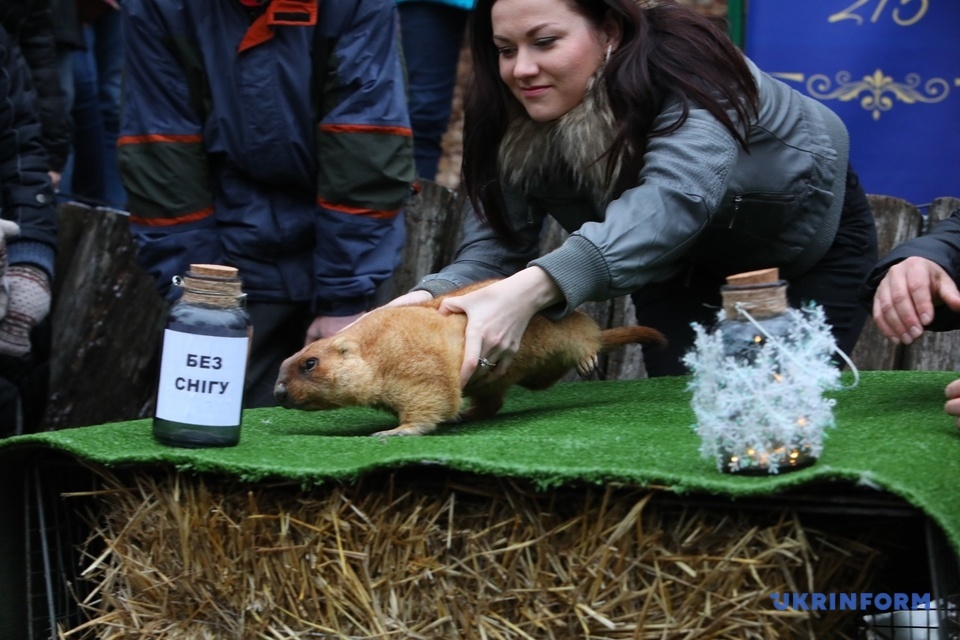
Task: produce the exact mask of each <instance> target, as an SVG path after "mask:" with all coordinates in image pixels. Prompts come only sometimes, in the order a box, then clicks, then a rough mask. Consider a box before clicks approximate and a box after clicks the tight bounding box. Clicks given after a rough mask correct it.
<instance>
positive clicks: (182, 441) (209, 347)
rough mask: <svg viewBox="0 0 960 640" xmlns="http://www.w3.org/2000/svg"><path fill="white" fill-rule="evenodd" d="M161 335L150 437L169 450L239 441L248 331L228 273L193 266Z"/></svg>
mask: <svg viewBox="0 0 960 640" xmlns="http://www.w3.org/2000/svg"><path fill="white" fill-rule="evenodd" d="M173 282H174V285H176V286H180V287H182V288H183V295H182V296H181V297H180V299H179V300H178V301H177V302H176V303H174V305H173V306H172V307H171V309H170V312H169V314H168V315H167V321H166V325H165V328H164V332H163V348H162V354H161V361H160V381H159V384H158V387H157V408H156V413H155V414H154V419H153V437H154V438H155V439H156V440H157V442H160V443H161V444H165V445H169V446H174V447H232V446H234V445H236V444H237V443H238V442H239V441H240V425H241V422H242V417H243V385H244V379H245V375H246V369H247V356H248V353H249V347H250V339H251V336H252V332H253V329H252V326H251V324H250V316H249V315H248V314H247V312H246V309H245V298H246V294H244V293H243V287H242V282H241V280H240V278H239V277H237V270H236V269H235V268H233V267H224V266H220V265H209V264H193V265H190V270H189V271H188V272H187V273H186V274H185V275H184V276H183V277H182V278H181V277H179V276H178V277H175V278H174V279H173Z"/></svg>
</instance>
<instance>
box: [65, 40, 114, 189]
mask: <svg viewBox="0 0 960 640" xmlns="http://www.w3.org/2000/svg"><path fill="white" fill-rule="evenodd" d="M84 33H85V35H86V36H87V43H88V49H87V50H86V51H73V52H71V54H70V58H71V62H72V63H73V64H72V66H73V68H72V72H73V89H74V98H73V109H71V111H70V115H71V118H72V119H73V149H72V151H71V153H70V160H69V161H68V163H67V165H68V166H67V167H66V168H65V169H64V175H63V179H62V190H63V191H64V192H66V193H67V194H68V196H67V197H68V198H69V196H70V195H73V196H77V197H79V198H81V199H86V200H89V201H91V202H93V203H95V204H99V203H102V202H103V201H104V198H105V195H106V187H105V183H104V172H103V120H102V116H101V115H100V101H99V98H98V96H97V91H98V90H97V70H96V66H95V62H94V60H93V51H92V48H93V33H92V30H91V29H90V27H84Z"/></svg>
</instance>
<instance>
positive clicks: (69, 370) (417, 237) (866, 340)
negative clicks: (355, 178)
mask: <svg viewBox="0 0 960 640" xmlns="http://www.w3.org/2000/svg"><path fill="white" fill-rule="evenodd" d="M869 198H870V202H871V205H872V206H873V209H874V214H875V217H876V221H877V228H878V234H879V237H880V254H881V255H883V254H884V253H886V252H887V251H889V250H890V249H891V248H892V247H894V246H896V245H897V244H899V243H901V242H903V241H904V240H907V239H909V238H912V237H915V236H916V235H918V234H920V233H922V232H923V229H924V219H923V216H922V215H921V212H920V210H919V209H918V208H917V207H915V206H913V205H911V204H910V203H908V202H906V201H904V200H900V199H898V198H892V197H888V196H880V195H871V196H869ZM958 206H960V198H939V199H937V200H936V201H934V202H933V204H932V205H931V206H930V208H929V212H928V215H927V217H928V219H929V220H930V221H936V220H940V219H942V218H944V217H946V216H948V215H949V214H950V212H951V211H953V210H954V209H955V208H957V207H958ZM462 215H463V200H462V198H461V197H460V195H459V194H457V193H456V192H454V191H451V190H450V189H447V188H445V187H443V186H441V185H439V184H436V183H434V182H428V181H423V182H422V184H421V189H420V191H419V192H418V193H417V194H416V195H415V196H414V197H413V198H412V199H411V201H410V202H409V204H408V206H407V208H406V222H407V242H406V244H405V250H404V255H403V260H402V263H401V265H400V267H399V268H398V270H397V272H396V274H395V275H394V278H393V279H392V281H391V283H390V286H388V287H385V288H384V293H383V297H384V298H386V299H389V298H390V297H392V296H393V295H395V294H397V293H402V292H404V291H406V290H408V289H409V288H410V287H412V286H413V285H414V284H415V283H416V282H417V280H418V279H419V278H420V277H421V276H422V275H423V274H425V273H431V272H434V271H436V270H438V269H439V268H440V267H442V266H443V265H445V264H447V263H449V262H450V261H451V260H452V259H453V252H454V251H455V249H456V246H457V244H458V241H459V229H460V221H461V219H462ZM59 223H60V249H59V255H58V258H57V274H58V278H57V282H56V285H55V288H54V304H53V311H52V314H53V315H52V325H53V361H52V363H51V383H50V388H51V395H50V400H49V406H48V408H47V413H46V417H45V420H44V425H43V427H44V428H46V429H61V428H66V427H74V426H81V425H91V424H100V423H105V422H114V421H119V420H129V419H134V418H142V417H148V416H150V415H152V412H153V408H154V394H155V388H156V378H157V375H158V373H159V346H160V337H161V332H162V326H163V319H164V316H165V312H166V309H167V304H166V303H165V302H164V301H163V300H162V299H161V298H160V296H159V295H158V294H157V293H156V288H155V284H154V282H153V280H152V279H151V278H150V277H149V276H148V275H147V274H145V273H144V272H143V271H142V270H141V269H140V267H139V266H138V265H137V264H136V262H135V260H134V256H135V253H136V247H135V245H134V242H133V240H132V238H131V237H130V233H129V229H128V221H127V217H126V215H124V214H123V213H122V212H117V211H114V210H106V209H98V208H92V207H87V206H84V205H80V204H75V203H68V204H64V205H62V206H61V207H60V210H59ZM564 238H565V233H564V232H563V230H562V229H561V228H560V227H559V226H558V225H555V224H550V225H549V226H548V227H547V229H545V231H544V235H543V238H542V243H541V245H542V249H543V250H544V251H547V250H550V249H552V248H554V247H556V246H558V245H559V244H560V243H561V242H562V241H563V239H564ZM584 310H585V311H586V312H587V313H589V314H591V315H592V316H593V317H594V318H596V319H597V321H598V322H599V323H600V324H601V326H604V327H610V326H620V325H623V324H633V323H635V319H634V309H633V305H632V303H631V301H630V299H629V298H628V297H625V298H619V299H616V300H611V301H608V302H603V303H589V304H587V305H584ZM958 347H960V331H958V332H947V333H941V334H934V333H928V334H926V335H925V336H924V337H923V338H921V339H920V340H918V341H917V342H916V343H914V344H913V345H911V346H910V347H902V346H901V347H897V346H894V345H891V344H890V343H889V342H887V341H886V340H884V339H883V337H882V336H880V334H879V332H878V331H877V330H876V327H875V326H874V325H873V322H872V320H871V321H868V323H867V327H866V329H865V331H864V333H863V335H862V336H861V338H860V341H859V342H858V344H857V347H856V348H855V349H854V352H853V354H851V358H852V360H853V361H854V363H855V364H856V366H857V367H858V368H859V369H862V370H873V369H931V370H958V371H960V348H958ZM598 377H600V378H601V379H611V380H629V379H637V378H643V377H646V372H645V370H644V368H643V356H642V352H641V350H640V348H639V347H631V348H628V349H626V350H623V351H620V352H618V353H614V354H611V355H609V356H607V357H605V359H604V360H603V361H602V362H601V367H600V369H599V372H598ZM567 379H568V380H575V379H576V377H575V375H571V376H568V378H567Z"/></svg>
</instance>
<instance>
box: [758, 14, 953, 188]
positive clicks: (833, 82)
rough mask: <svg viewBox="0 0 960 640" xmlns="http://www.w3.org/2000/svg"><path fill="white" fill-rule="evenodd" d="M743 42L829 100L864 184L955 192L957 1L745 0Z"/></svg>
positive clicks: (777, 72) (780, 72) (763, 61)
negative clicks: (845, 131) (847, 137)
mask: <svg viewBox="0 0 960 640" xmlns="http://www.w3.org/2000/svg"><path fill="white" fill-rule="evenodd" d="M745 34H746V36H745V39H744V49H745V52H746V54H747V55H748V56H749V57H750V58H751V59H753V60H754V62H756V63H757V65H759V66H760V68H761V69H763V70H764V71H766V72H768V73H770V74H772V75H773V76H775V77H777V78H779V79H780V80H782V81H784V82H786V83H787V84H789V85H790V86H792V87H794V88H795V89H797V90H799V91H800V92H802V93H805V94H806V95H809V96H811V97H813V98H816V99H817V100H820V101H821V102H823V103H824V104H826V105H828V106H829V107H830V108H831V109H833V110H834V111H835V112H836V113H837V114H838V115H839V116H840V117H841V118H842V119H843V121H844V122H845V123H846V125H847V128H848V129H849V130H850V146H851V149H850V161H851V163H852V164H853V167H854V169H855V170H856V171H857V173H859V174H860V177H861V180H862V182H863V185H864V188H865V189H866V191H867V193H874V194H881V195H889V196H896V197H899V198H903V199H905V200H907V201H909V202H912V203H913V204H916V205H921V206H922V205H924V204H928V203H929V202H930V201H931V200H933V199H934V198H937V197H940V196H960V0H807V1H804V2H800V1H797V0H749V2H748V5H747V13H746V29H745Z"/></svg>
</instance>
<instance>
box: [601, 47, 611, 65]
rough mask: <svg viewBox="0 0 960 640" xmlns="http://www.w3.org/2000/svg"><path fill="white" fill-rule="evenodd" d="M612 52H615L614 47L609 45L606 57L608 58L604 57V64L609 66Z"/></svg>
mask: <svg viewBox="0 0 960 640" xmlns="http://www.w3.org/2000/svg"><path fill="white" fill-rule="evenodd" d="M612 51H613V45H612V44H608V45H607V55H606V57H604V59H603V64H607V63H608V62H610V53H611V52H612Z"/></svg>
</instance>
